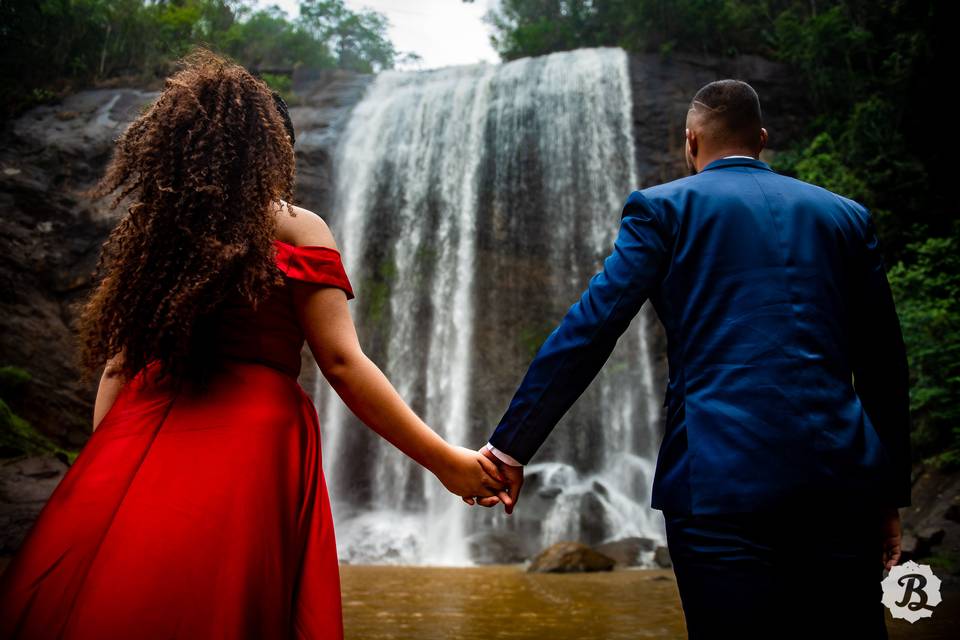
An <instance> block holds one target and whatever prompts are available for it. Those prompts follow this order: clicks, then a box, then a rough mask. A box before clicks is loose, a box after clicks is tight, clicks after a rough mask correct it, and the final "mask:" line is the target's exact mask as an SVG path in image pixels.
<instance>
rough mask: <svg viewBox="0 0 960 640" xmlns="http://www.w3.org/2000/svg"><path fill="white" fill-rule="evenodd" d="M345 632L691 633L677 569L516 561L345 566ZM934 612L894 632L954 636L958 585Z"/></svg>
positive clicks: (402, 636) (368, 638) (360, 637)
mask: <svg viewBox="0 0 960 640" xmlns="http://www.w3.org/2000/svg"><path fill="white" fill-rule="evenodd" d="M340 576H341V585H342V591H343V615H344V625H345V627H346V637H347V639H348V640H381V639H384V640H385V639H387V638H390V639H396V640H406V639H411V640H413V639H416V640H451V639H454V638H455V639H458V640H471V639H474V638H476V639H477V640H480V639H487V638H516V639H530V640H533V639H537V640H541V639H544V638H549V639H550V640H574V639H577V640H581V639H583V638H591V639H593V640H620V639H621V638H622V639H626V638H676V639H678V640H682V639H684V638H686V637H687V636H686V627H685V625H684V622H683V609H682V607H681V605H680V594H679V592H678V591H677V584H676V581H675V580H674V576H673V571H672V570H669V569H667V570H662V569H661V570H646V569H632V570H631V569H627V570H617V571H612V572H602V573H588V574H565V575H564V574H534V573H526V572H525V571H524V570H523V568H522V567H521V566H519V565H498V566H484V567H470V568H445V567H410V566H375V565H343V566H341V567H340ZM943 596H944V601H943V602H942V603H941V604H940V605H938V606H937V608H936V609H935V610H934V614H933V617H932V618H929V619H924V620H919V621H917V622H915V623H914V624H912V625H911V624H910V623H909V622H905V621H903V620H893V619H892V618H891V617H890V612H889V611H888V612H887V629H888V630H889V632H890V638H891V640H901V639H902V640H907V639H909V640H914V639H916V640H932V639H934V638H956V637H958V635H957V633H956V630H957V624H958V622H960V616H958V613H960V591H945V592H944V594H943Z"/></svg>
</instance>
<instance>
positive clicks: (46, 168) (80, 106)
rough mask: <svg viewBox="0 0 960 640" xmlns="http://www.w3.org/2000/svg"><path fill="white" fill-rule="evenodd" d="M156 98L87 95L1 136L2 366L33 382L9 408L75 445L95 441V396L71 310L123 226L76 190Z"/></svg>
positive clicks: (45, 109) (32, 115) (38, 112)
mask: <svg viewBox="0 0 960 640" xmlns="http://www.w3.org/2000/svg"><path fill="white" fill-rule="evenodd" d="M154 95H155V94H150V93H145V92H141V91H138V90H135V89H110V90H96V91H84V92H81V93H78V94H75V95H73V96H70V97H69V98H67V99H66V100H65V101H64V102H63V103H62V104H58V105H52V106H41V107H38V108H36V109H33V110H31V111H29V112H28V113H26V114H25V115H23V116H22V117H21V118H19V119H17V120H15V121H13V122H10V123H7V126H6V127H5V130H4V132H3V134H2V138H3V143H2V144H0V210H2V212H3V214H2V216H0V363H2V364H13V365H17V366H19V367H22V368H24V369H26V370H27V371H29V372H30V374H31V375H32V377H33V380H32V381H31V382H30V383H28V384H27V385H25V387H24V392H23V397H21V398H12V399H10V400H11V401H12V405H13V406H14V409H15V410H16V411H18V412H19V413H20V414H21V415H22V416H23V417H24V418H26V419H27V420H29V421H30V422H32V423H33V424H34V425H35V426H36V427H37V428H38V429H39V430H40V431H41V432H43V433H45V434H47V435H49V436H51V437H53V438H55V439H57V440H59V441H60V442H62V443H64V444H65V445H68V446H73V447H78V446H79V445H81V444H82V443H84V442H86V438H87V437H89V434H90V424H89V421H90V418H91V415H92V399H93V397H94V394H95V388H93V387H91V386H90V385H83V384H81V383H80V382H79V381H78V374H77V368H76V366H75V364H74V359H73V356H74V353H75V348H74V341H73V338H72V332H71V328H70V325H71V321H72V319H73V317H74V313H73V310H72V308H71V306H72V305H73V304H74V303H76V302H78V301H79V300H80V299H81V298H82V297H83V296H84V294H86V292H87V291H88V288H89V285H90V276H91V273H92V271H93V269H94V266H95V264H96V259H97V256H98V253H99V248H100V245H101V243H102V242H103V240H104V239H105V238H106V236H107V233H108V232H109V230H110V228H111V227H112V226H113V224H114V222H115V220H114V219H112V218H109V217H108V216H106V215H105V214H104V213H103V212H102V211H98V210H97V209H95V208H93V207H92V206H91V205H90V204H89V203H88V202H85V201H82V200H80V199H78V198H77V197H76V196H75V195H74V194H73V190H75V189H80V188H85V187H88V186H90V185H92V183H93V182H94V181H95V180H96V179H97V178H98V177H99V175H100V174H101V173H102V171H103V168H104V167H105V165H106V162H107V160H108V159H109V154H110V150H111V145H112V141H113V139H114V138H115V137H116V136H117V135H119V134H120V132H121V131H122V129H123V127H124V126H125V125H126V124H127V123H129V122H130V121H131V120H133V119H134V118H135V117H136V115H137V113H138V109H139V108H140V107H141V106H143V105H145V104H148V103H149V102H150V100H151V99H152V98H153V96H154ZM104 208H105V207H104Z"/></svg>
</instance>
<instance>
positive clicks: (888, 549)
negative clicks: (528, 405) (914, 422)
mask: <svg viewBox="0 0 960 640" xmlns="http://www.w3.org/2000/svg"><path fill="white" fill-rule="evenodd" d="M501 475H503V474H501ZM505 479H506V480H507V481H508V482H509V478H505ZM880 544H881V551H882V556H883V566H884V568H885V569H886V570H887V571H889V570H890V569H892V568H893V567H895V566H896V564H897V562H898V561H899V560H900V510H899V509H898V508H896V507H884V508H883V511H882V513H881V516H880Z"/></svg>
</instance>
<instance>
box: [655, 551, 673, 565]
mask: <svg viewBox="0 0 960 640" xmlns="http://www.w3.org/2000/svg"><path fill="white" fill-rule="evenodd" d="M653 561H654V562H655V563H656V564H657V566H658V567H663V568H664V569H669V568H670V567H672V566H673V562H672V561H671V560H670V550H669V549H668V548H667V547H664V546H659V547H657V548H656V550H655V551H654V552H653Z"/></svg>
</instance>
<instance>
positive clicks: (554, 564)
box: [527, 542, 616, 573]
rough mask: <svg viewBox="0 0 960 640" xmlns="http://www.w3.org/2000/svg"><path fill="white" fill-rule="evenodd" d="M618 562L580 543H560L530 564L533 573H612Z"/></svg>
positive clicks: (529, 568)
mask: <svg viewBox="0 0 960 640" xmlns="http://www.w3.org/2000/svg"><path fill="white" fill-rule="evenodd" d="M615 564H616V561H614V560H613V558H610V557H607V556H605V555H603V554H602V553H597V552H596V551H594V550H593V549H591V548H590V547H588V546H586V545H584V544H580V543H578V542H558V543H557V544H555V545H552V546H550V547H548V548H547V549H545V550H544V551H542V552H541V553H540V554H539V555H538V556H537V557H536V558H534V559H533V560H532V561H531V562H530V566H529V567H527V571H529V572H531V573H583V572H586V571H611V570H613V567H614V565H615Z"/></svg>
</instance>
